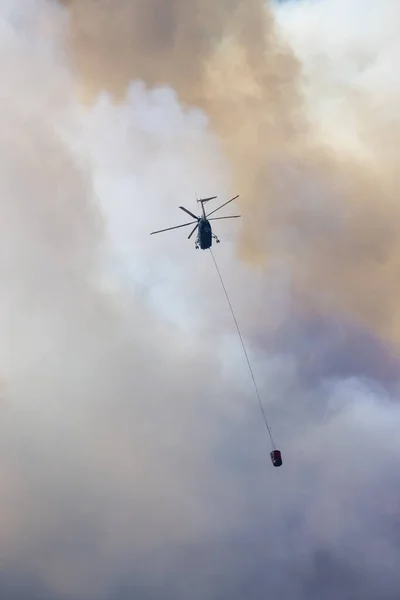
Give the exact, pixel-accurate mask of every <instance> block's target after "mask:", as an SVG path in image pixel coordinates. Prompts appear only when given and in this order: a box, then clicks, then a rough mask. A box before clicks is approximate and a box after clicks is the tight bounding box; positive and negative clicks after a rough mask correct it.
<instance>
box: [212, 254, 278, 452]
mask: <svg viewBox="0 0 400 600" xmlns="http://www.w3.org/2000/svg"><path fill="white" fill-rule="evenodd" d="M210 252H211V256H212V259H213V261H214V265H215V268H216V270H217V273H218V277H219V280H220V282H221V285H222V288H223V290H224V292H225V296H226V299H227V301H228V304H229V308H230V309H231V313H232V317H233V320H234V322H235V325H236V329H237V332H238V334H239V339H240V342H241V344H242V348H243V352H244V355H245V357H246V360H247V364H248V367H249V371H250V374H251V378H252V380H253V383H254V389H255V391H256V395H257V399H258V403H259V405H260V408H261V413H262V416H263V419H264V423H265V426H266V428H267V431H268V434H269V437H270V440H271V444H272V447H273V449H274V450H276V446H275V443H274V439H273V437H272V433H271V428H270V426H269V425H268V421H267V416H266V414H265V410H264V406H263V403H262V401H261V396H260V392H259V390H258V386H257V383H256V379H255V377H254V373H253V369H252V368H251V364H250V360H249V356H248V354H247V350H246V346H245V345H244V341H243V336H242V334H241V332H240V328H239V324H238V322H237V319H236V316H235V312H234V310H233V307H232V304H231V301H230V300H229V296H228V292H227V289H226V287H225V284H224V281H223V279H222V275H221V272H220V270H219V268H218V265H217V261H216V260H215V256H214V254H213V251H212V249H211V248H210Z"/></svg>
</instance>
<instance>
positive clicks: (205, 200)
mask: <svg viewBox="0 0 400 600" xmlns="http://www.w3.org/2000/svg"><path fill="white" fill-rule="evenodd" d="M215 198H218V196H210V198H199V199H198V200H197V202H208V201H209V200H215Z"/></svg>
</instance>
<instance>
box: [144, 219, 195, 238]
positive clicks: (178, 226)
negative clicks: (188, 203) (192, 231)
mask: <svg viewBox="0 0 400 600" xmlns="http://www.w3.org/2000/svg"><path fill="white" fill-rule="evenodd" d="M195 222H196V221H191V222H190V223H184V224H183V225H176V226H175V227H167V229H160V230H159V231H152V232H151V234H150V235H154V234H155V233H162V232H163V231H171V229H179V228H180V227H187V226H188V225H193V223H195ZM197 225H198V223H197Z"/></svg>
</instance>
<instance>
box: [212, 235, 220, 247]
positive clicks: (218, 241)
mask: <svg viewBox="0 0 400 600" xmlns="http://www.w3.org/2000/svg"><path fill="white" fill-rule="evenodd" d="M212 236H213V238H214V240H215V241H216V242H217V244H219V243H220V242H221V240H220V239H218V238H217V236H216V235H215V234H214V233H213V234H212Z"/></svg>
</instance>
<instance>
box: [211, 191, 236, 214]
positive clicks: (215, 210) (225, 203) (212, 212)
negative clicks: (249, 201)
mask: <svg viewBox="0 0 400 600" xmlns="http://www.w3.org/2000/svg"><path fill="white" fill-rule="evenodd" d="M236 198H239V194H238V195H237V196H235V197H234V198H231V199H230V200H228V202H224V204H221V206H218V208H215V209H214V210H213V211H211V212H210V213H209V214H208V215H207V219H208V217H209V216H211V215H213V214H214V213H215V212H217V210H219V209H220V208H222V207H223V206H226V205H227V204H229V202H232V200H236Z"/></svg>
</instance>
